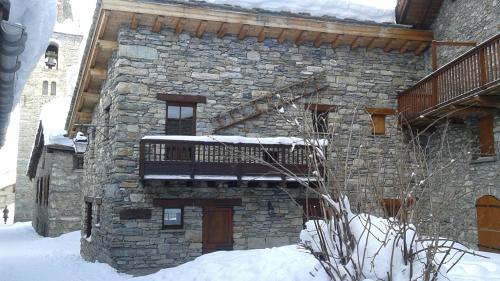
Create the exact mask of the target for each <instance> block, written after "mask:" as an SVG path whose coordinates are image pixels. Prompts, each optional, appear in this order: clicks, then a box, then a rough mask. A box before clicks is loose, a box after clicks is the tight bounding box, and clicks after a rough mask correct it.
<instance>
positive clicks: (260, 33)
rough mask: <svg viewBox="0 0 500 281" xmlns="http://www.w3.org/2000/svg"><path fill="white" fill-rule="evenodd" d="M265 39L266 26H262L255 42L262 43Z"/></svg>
mask: <svg viewBox="0 0 500 281" xmlns="http://www.w3.org/2000/svg"><path fill="white" fill-rule="evenodd" d="M264 40H266V27H264V26H263V27H262V28H261V29H260V32H259V36H258V37H257V42H259V43H262V42H264Z"/></svg>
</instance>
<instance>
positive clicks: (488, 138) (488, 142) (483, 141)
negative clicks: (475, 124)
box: [479, 115, 495, 156]
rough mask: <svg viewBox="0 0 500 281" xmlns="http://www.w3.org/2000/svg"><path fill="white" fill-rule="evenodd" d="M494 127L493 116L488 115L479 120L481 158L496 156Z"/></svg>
mask: <svg viewBox="0 0 500 281" xmlns="http://www.w3.org/2000/svg"><path fill="white" fill-rule="evenodd" d="M493 127H494V125H493V115H487V116H484V117H482V118H481V119H479V149H480V151H481V156H490V155H495V136H494V133H493Z"/></svg>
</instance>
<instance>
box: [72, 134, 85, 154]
mask: <svg viewBox="0 0 500 281" xmlns="http://www.w3.org/2000/svg"><path fill="white" fill-rule="evenodd" d="M88 145H89V141H88V139H87V137H86V136H85V135H84V134H83V133H82V132H78V133H76V136H75V137H74V138H73V148H74V149H75V153H76V154H83V153H85V152H86V151H87V147H88Z"/></svg>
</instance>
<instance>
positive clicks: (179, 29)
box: [175, 18, 186, 34]
mask: <svg viewBox="0 0 500 281" xmlns="http://www.w3.org/2000/svg"><path fill="white" fill-rule="evenodd" d="M185 24H186V19H183V18H178V19H177V21H176V23H175V34H179V33H181V32H182V30H183V29H184V25H185Z"/></svg>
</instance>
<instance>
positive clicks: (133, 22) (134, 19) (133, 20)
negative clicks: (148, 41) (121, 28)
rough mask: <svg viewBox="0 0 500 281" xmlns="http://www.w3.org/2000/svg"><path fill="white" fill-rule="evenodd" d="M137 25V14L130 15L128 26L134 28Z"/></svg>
mask: <svg viewBox="0 0 500 281" xmlns="http://www.w3.org/2000/svg"><path fill="white" fill-rule="evenodd" d="M138 26H139V20H138V19H137V14H135V13H134V14H133V15H132V19H131V20H130V28H131V29H133V30H135V29H137V27H138Z"/></svg>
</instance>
